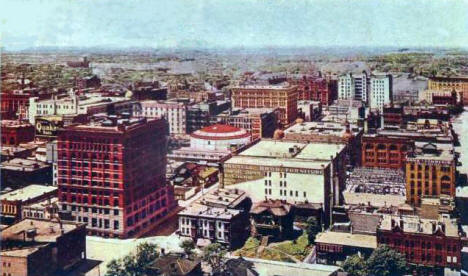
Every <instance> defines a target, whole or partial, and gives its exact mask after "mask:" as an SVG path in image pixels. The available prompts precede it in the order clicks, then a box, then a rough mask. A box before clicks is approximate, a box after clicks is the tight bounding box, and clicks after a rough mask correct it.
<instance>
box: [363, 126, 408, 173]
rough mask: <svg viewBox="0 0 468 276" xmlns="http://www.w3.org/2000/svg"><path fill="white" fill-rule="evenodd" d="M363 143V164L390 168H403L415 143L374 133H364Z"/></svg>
mask: <svg viewBox="0 0 468 276" xmlns="http://www.w3.org/2000/svg"><path fill="white" fill-rule="evenodd" d="M361 143H362V144H361V146H362V149H361V150H362V154H361V156H362V161H361V164H362V166H364V167H375V168H389V169H403V168H404V167H405V164H406V163H405V162H406V154H407V152H408V151H409V150H410V149H411V148H412V147H413V145H414V143H413V142H412V141H410V140H408V139H401V138H400V137H392V136H383V135H374V134H364V135H363V136H362V142H361Z"/></svg>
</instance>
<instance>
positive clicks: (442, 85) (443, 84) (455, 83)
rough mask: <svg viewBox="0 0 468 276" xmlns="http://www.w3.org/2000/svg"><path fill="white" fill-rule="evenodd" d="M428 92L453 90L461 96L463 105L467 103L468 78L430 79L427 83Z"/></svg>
mask: <svg viewBox="0 0 468 276" xmlns="http://www.w3.org/2000/svg"><path fill="white" fill-rule="evenodd" d="M428 89H429V90H446V89H449V90H450V91H451V90H453V89H455V90H456V91H457V92H460V93H461V95H462V102H463V104H465V105H466V104H467V103H468V77H439V76H437V77H431V78H429V82H428Z"/></svg>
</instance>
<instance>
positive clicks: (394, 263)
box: [366, 245, 406, 276]
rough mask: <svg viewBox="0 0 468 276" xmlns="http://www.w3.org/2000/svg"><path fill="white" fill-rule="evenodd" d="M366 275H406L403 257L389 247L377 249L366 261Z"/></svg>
mask: <svg viewBox="0 0 468 276" xmlns="http://www.w3.org/2000/svg"><path fill="white" fill-rule="evenodd" d="M366 263H367V271H368V275H375V276H377V275H378V276H387V275H392V276H398V275H403V274H405V273H406V259H405V256H404V255H403V254H401V253H399V252H397V251H395V250H393V249H391V248H390V247H388V246H386V245H383V246H379V247H377V249H376V250H374V252H372V254H371V255H370V257H369V259H368V260H367V262H366Z"/></svg>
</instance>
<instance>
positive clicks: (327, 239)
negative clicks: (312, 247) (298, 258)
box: [315, 231, 377, 248]
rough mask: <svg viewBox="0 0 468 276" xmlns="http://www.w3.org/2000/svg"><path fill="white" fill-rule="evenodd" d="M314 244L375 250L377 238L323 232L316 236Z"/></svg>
mask: <svg viewBox="0 0 468 276" xmlns="http://www.w3.org/2000/svg"><path fill="white" fill-rule="evenodd" d="M315 243H328V244H337V245H343V246H352V247H361V248H377V237H376V236H373V235H365V234H351V233H344V232H333V231H325V232H321V233H319V234H318V235H317V237H316V238H315Z"/></svg>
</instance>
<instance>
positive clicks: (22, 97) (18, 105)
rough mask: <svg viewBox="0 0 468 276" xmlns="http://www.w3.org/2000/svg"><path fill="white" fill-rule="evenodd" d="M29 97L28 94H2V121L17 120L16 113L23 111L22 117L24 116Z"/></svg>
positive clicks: (0, 97) (0, 99) (0, 100)
mask: <svg viewBox="0 0 468 276" xmlns="http://www.w3.org/2000/svg"><path fill="white" fill-rule="evenodd" d="M29 97H30V94H27V93H23V92H9V93H3V92H2V93H1V95H0V103H1V114H2V120H5V119H15V118H17V114H18V111H24V115H26V113H25V112H26V110H28V106H29ZM24 117H26V116H24Z"/></svg>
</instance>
